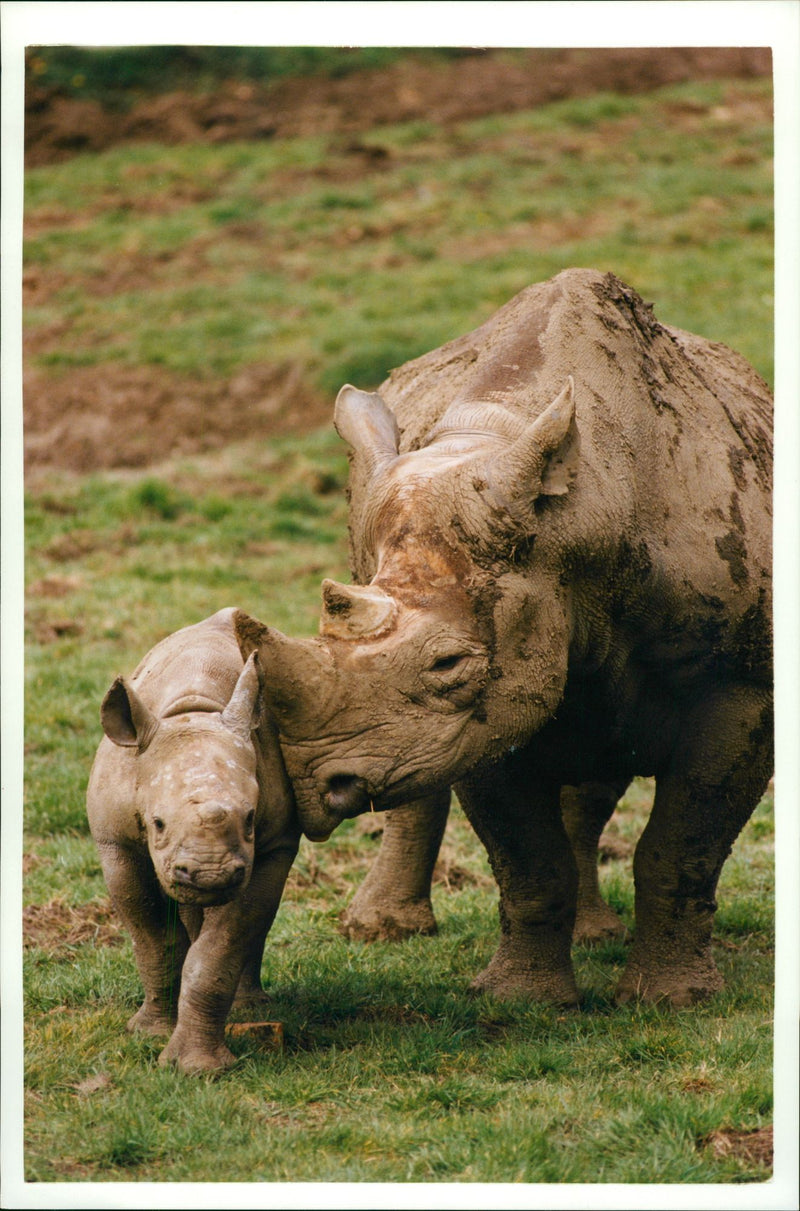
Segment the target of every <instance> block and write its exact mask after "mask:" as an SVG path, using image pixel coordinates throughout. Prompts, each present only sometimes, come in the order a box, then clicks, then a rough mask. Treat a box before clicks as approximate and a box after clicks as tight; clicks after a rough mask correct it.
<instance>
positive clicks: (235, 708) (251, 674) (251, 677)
mask: <svg viewBox="0 0 800 1211" xmlns="http://www.w3.org/2000/svg"><path fill="white" fill-rule="evenodd" d="M260 714H261V710H260V705H259V684H258V669H257V668H256V653H255V652H252V653H251V655H250V656H248V658H247V661H246V662H245V666H244V668H243V669H242V671H241V673H240V674H239V680H238V681H237V682H236V685H235V687H234V690H233V693H232V694H231V698H230V702H229V703H228V705H227V706H226V707H225V710H224V711H223V712H222V722H223V723H224V724H225V726H226V727H228V728H230V730H231V731H232V732H233V733H234V734H235V735H237V736H238V737H239V738H240V739H241V740H249V739H250V733H251V732H252V730H253V728H256V727H258V722H259V716H260Z"/></svg>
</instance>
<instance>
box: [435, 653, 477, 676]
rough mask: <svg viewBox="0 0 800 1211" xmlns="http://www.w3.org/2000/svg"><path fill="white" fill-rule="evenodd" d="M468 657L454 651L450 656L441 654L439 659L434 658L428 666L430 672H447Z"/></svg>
mask: <svg viewBox="0 0 800 1211" xmlns="http://www.w3.org/2000/svg"><path fill="white" fill-rule="evenodd" d="M467 659H468V658H467V657H466V656H463V655H461V654H460V653H458V652H454V653H453V655H452V656H441V657H440V658H439V660H435V661H434V662H433V664H432V665H431V667H430V671H431V672H432V673H449V672H451V671H452V670H453V669H456V668H458V666H459V665H460V664H462V663H463V662H464V661H465V660H467Z"/></svg>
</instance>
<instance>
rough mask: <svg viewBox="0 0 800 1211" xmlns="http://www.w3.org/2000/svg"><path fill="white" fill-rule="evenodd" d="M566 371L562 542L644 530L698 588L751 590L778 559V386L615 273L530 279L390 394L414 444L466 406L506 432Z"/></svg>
mask: <svg viewBox="0 0 800 1211" xmlns="http://www.w3.org/2000/svg"><path fill="white" fill-rule="evenodd" d="M569 375H572V376H573V378H574V381H575V409H576V421H577V426H578V431H579V433H580V465H579V472H578V476H577V479H576V483H575V489H574V491H571V492H570V494H569V499H568V500H567V501H565V502H564V504H563V506H561V505H559V506H558V508H559V509H560V512H559V514H558V522H557V523H556V522H554V526H553V529H554V541H555V542H557V543H561V544H562V545H563V544H564V543H569V544H570V545H572V546H573V547H574V548H575V551H576V552H577V553H579V554H580V553H581V552H583V553H586V552H591V551H593V550H594V551H598V552H600V553H608V555H609V557H613V555H614V552H613V550H610V548H613V547H615V546H617V547H618V546H619V545H620V544H622V546H623V547H626V546H631V545H632V546H634V547H637V546H641V544H642V543H647V544H650V545H651V546H653V547H654V548H657V549H658V550H659V552H660V559H661V563H662V566H663V573H664V577H665V578H666V579H667V580H670V579H674V580H676V581H677V582H680V581H682V580H683V579H684V578H685V577H686V573H687V569H689V579H690V580H692V581H693V583H694V587H695V588H696V590H697V592H698V593H705V594H707V595H710V596H712V597H713V596H714V595H715V594H716V595H717V597H725V596H726V595H730V594H731V593H741V592H743V591H746V595H747V596H748V599H749V600H750V603H751V604H752V602H753V601H755V600H756V599H757V598H759V597H760V595H761V594H762V593H763V592H764V591H766V590H767V587H768V581H769V576H770V569H771V555H770V547H771V523H770V515H771V487H772V478H771V466H772V437H771V429H772V401H771V396H770V393H769V390H768V388H767V387H766V385H765V384H764V383H763V382H762V381H761V379H760V378H759V377H758V375H757V374H756V373H755V371H754V370H753V369H752V367H750V366H749V365H748V363H747V362H745V360H744V359H743V358H741V357H740V356H739V355H738V354H736V353H734V352H733V351H732V350H730V349H728V348H726V347H725V346H723V345H720V344H717V343H714V342H711V341H707V340H704V339H703V338H701V337H697V336H693V335H692V334H689V333H685V332H682V331H680V330H678V329H674V328H670V327H668V326H666V325H663V324H661V323H660V322H659V321H658V320H657V319H656V317H655V316H654V315H653V312H652V309H651V308H650V307H649V306H648V305H647V304H645V303H644V302H643V301H642V299H641V298H640V297H639V296H638V295H637V294H636V292H635V291H633V290H632V289H630V288H629V287H627V286H625V284H624V283H622V282H621V281H620V280H619V279H618V278H616V277H615V276H614V275H613V274H610V273H609V274H602V273H599V272H597V271H595V270H586V269H570V270H566V271H564V272H563V273H561V274H559V275H558V276H557V277H555V278H553V279H552V280H550V281H548V282H543V283H540V284H537V285H534V286H530V287H528V288H527V289H526V290H523V291H522V292H521V293H520V294H518V295H517V296H515V298H513V299H512V300H511V301H510V302H509V303H507V304H506V305H505V306H504V307H502V308H500V310H499V311H498V312H496V313H495V314H494V315H493V316H492V317H491V318H490V319H489V320H487V321H486V323H484V324H483V325H481V326H480V327H479V328H477V329H476V330H475V331H474V332H471V333H468V334H467V335H465V336H463V337H461V338H459V339H457V340H455V341H452V342H450V343H448V344H446V345H444V346H442V347H441V348H440V349H435V350H433V351H432V352H430V353H428V354H425V355H424V356H423V357H421V358H417V359H415V360H414V361H411V362H408V363H406V364H405V365H404V366H401V367H399V368H398V369H397V370H394V371H393V372H392V374H391V375H390V378H389V379H388V381H387V382H386V383H385V384H384V385H383V386H382V388H381V394H382V396H383V398H384V399H385V400H386V402H387V404H388V405H389V406H390V407H391V408H392V410H393V411H394V413H395V416H396V418H397V421H398V425H399V429H400V433H401V442H400V449H401V451H409V450H415V449H420V448H422V447H424V446H425V445H426V444H427V443H428V442H429V440H430V438H431V435H432V434H434V433H436V434H437V435H438V434H441V432H442V431H443V430H446V429H447V428H448V425H449V424H452V426H453V428H454V429H455V428H457V427H458V425H459V424H460V423H461V422H462V421H463V418H464V416H465V414H469V415H470V416H471V417H472V418H473V421H474V418H475V417H476V416H479V417H480V416H482V418H483V422H484V425H485V426H486V427H488V428H490V429H491V428H492V426H493V425H495V426H496V425H497V424H498V423H499V421H498V420H497V419H496V418H502V424H503V426H504V435H505V436H506V437H507V438H508V439H509V440H511V439H512V438H513V429H514V425H515V424H517V425H518V426H519V428H520V429H522V428H523V427H524V425H525V424H526V423H527V422H529V421H530V420H531V419H533V418H534V417H536V416H537V415H539V414H540V413H541V412H542V411H543V410H544V409H545V408H546V407H547V405H548V404H549V403H550V401H551V400H552V399H553V398H554V396H555V395H556V394H557V393H558V392H559V391H560V390H561V388H562V387H563V385H564V382H565V381H566V379H567V376H569ZM482 404H483V409H481V405H482ZM475 440H476V442H478V443H479V442H480V437H479V436H476V438H475ZM368 491H369V489H368V487H367V486H366V485H365V484H361V483H359V482H358V480H357V479H356V478H354V479H353V482H352V483H351V495H352V505H351V535H352V540H351V542H352V557H353V569H354V572H355V574H356V576H357V577H358V578H360V579H368V578H369V576H371V575H372V571H373V569H372V566H371V559H370V557H369V553H367V552H365V551H364V550H363V543H362V541H361V539H360V533H359V531H360V526H359V516H360V513H361V510H362V508H363V507H364V504H365V498H366V496H367V494H368ZM555 516H556V514H555V513H554V514H552V517H553V518H555ZM709 535H711V536H712V542H711V546H710V547H709ZM651 557H652V556H651Z"/></svg>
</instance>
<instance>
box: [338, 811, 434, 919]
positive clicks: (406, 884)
mask: <svg viewBox="0 0 800 1211" xmlns="http://www.w3.org/2000/svg"><path fill="white" fill-rule="evenodd" d="M449 811H450V788H449V787H448V788H447V790H445V791H440V792H437V793H436V794H433V795H428V796H426V797H425V798H423V799H418V800H416V801H415V802H413V803H409V804H408V805H407V806H405V807H396V808H394V809H393V810H391V811H388V812H387V813H386V816H385V822H384V827H383V837H382V838H381V847H380V850H379V851H378V856H377V857H376V859H375V861H374V862H373V864H372V866H371V867H370V869H369V873H368V874H367V877H366V879H365V880H364V882H363V883H362V884H361V886H360V887H359V889H358V891H357V892H356V894H355V897H354V899H353V900H352V902H351V903H350V904H349V905H348V907H347V908H346V909H345V911H344V912H343V913H342V917H341V929H342V932H343V933H344V934H346V936H347V937H350V938H358V939H361V940H364V941H373V940H374V939H376V938H388V939H390V940H392V941H399V940H401V939H402V938H407V937H410V936H411V935H412V934H418V933H421V934H434V933H436V930H437V925H436V919H435V917H434V915H433V908H432V906H431V879H432V877H433V868H434V866H435V865H436V858H437V856H438V854H439V847H440V846H441V843H442V837H443V835H444V830H445V825H446V824H447V815H448V812H449Z"/></svg>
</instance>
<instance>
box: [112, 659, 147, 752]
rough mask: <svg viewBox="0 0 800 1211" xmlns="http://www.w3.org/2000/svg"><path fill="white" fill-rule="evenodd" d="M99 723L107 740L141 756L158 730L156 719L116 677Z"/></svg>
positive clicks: (124, 681) (133, 692)
mask: <svg viewBox="0 0 800 1211" xmlns="http://www.w3.org/2000/svg"><path fill="white" fill-rule="evenodd" d="M100 722H101V723H102V725H103V731H104V732H105V734H106V735H107V736H108V738H109V740H113V742H114V744H119V745H121V746H122V747H123V748H138V749H139V752H144V750H145V749H146V748H147V746H148V744H150V742H151V740H152V739H153V736H154V735H155V734H156V730H157V728H158V719H157V718H156V716H155V715H154V714H153V712H152V711H151V710H150V708H149V707H148V706H147V705H146V704H145V703H144V702H143V701H142V699H141V698H140V697H139V695H138V694H137V693H136V690H135V689H134V688H133V686H132V685H131V684H130V683H129V682H128V681H126V680H125V678H124V677H117V678H116V679H115V681H114V682H113V684H112V685H111V688H110V689H109V691H108V693H107V694H106V696H105V698H104V699H103V702H102V704H101V706H100Z"/></svg>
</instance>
